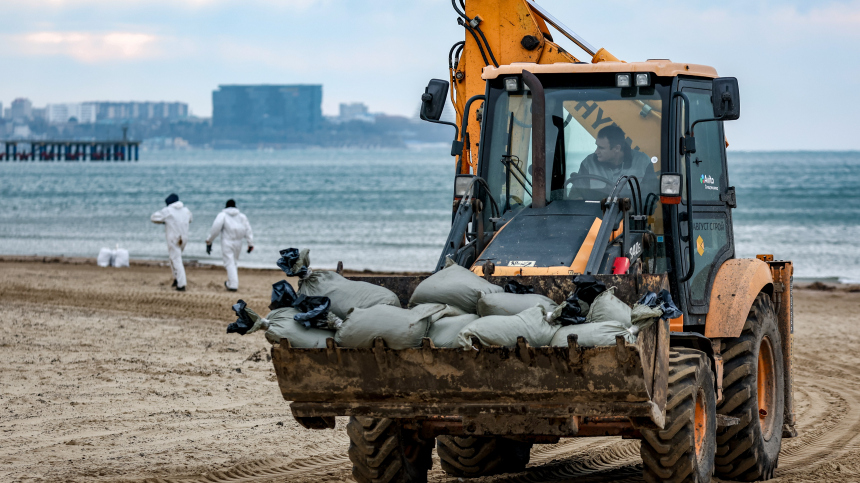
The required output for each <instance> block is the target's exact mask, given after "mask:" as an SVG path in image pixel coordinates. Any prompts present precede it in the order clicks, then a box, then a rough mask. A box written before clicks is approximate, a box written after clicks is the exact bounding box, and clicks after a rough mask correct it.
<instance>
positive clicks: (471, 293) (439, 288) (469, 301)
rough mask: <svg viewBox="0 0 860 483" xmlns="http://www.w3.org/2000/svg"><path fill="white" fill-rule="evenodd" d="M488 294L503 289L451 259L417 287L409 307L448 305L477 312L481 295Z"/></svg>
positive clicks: (468, 311)
mask: <svg viewBox="0 0 860 483" xmlns="http://www.w3.org/2000/svg"><path fill="white" fill-rule="evenodd" d="M481 292H483V293H485V294H491V293H502V292H504V289H503V288H502V287H499V286H498V285H495V284H492V283H490V282H488V281H486V280H484V279H483V278H481V277H479V276H477V275H475V274H474V273H472V272H471V271H469V270H467V269H465V268H463V267H461V266H459V265H457V264H456V263H454V261H452V260H451V259H450V258H448V259H447V260H446V262H445V268H443V269H442V270H439V271H438V272H436V273H434V274H433V275H430V276H429V277H427V278H426V279H425V280H424V281H422V282H421V283H420V284H418V286H417V287H415V291H414V292H412V298H410V299H409V306H410V307H414V306H416V305H420V304H446V305H452V306H454V307H457V308H459V309H461V310H463V311H465V312H466V313H469V314H477V313H478V298H479V297H480V296H481Z"/></svg>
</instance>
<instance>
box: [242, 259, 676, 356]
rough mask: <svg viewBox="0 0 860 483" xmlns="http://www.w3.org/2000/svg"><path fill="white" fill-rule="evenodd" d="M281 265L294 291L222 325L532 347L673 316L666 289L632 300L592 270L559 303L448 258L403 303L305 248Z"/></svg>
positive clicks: (400, 343)
mask: <svg viewBox="0 0 860 483" xmlns="http://www.w3.org/2000/svg"><path fill="white" fill-rule="evenodd" d="M280 254H281V258H280V259H279V260H278V266H279V267H281V269H283V270H284V272H285V273H286V274H287V275H289V276H291V277H298V278H299V288H298V291H295V290H294V289H293V287H292V286H291V285H290V284H289V283H288V282H287V281H286V280H282V281H280V282H278V283H276V284H274V285H273V286H272V296H271V304H270V305H269V309H270V310H271V312H269V314H268V315H267V316H266V317H260V316H258V315H257V314H256V313H254V312H253V310H251V309H250V308H248V307H247V305H246V304H245V303H244V302H243V301H241V300H240V301H239V302H238V303H237V304H236V305H234V306H233V310H234V311H235V312H236V314H237V316H238V317H239V318H238V319H237V320H236V322H234V323H233V324H230V326H229V327H228V328H227V331H228V332H236V333H239V334H246V333H252V332H255V331H257V330H265V335H266V339H267V340H269V341H270V342H272V343H273V344H275V343H278V342H280V341H281V339H289V341H290V343H291V345H292V346H293V347H300V348H321V347H325V344H326V339H327V338H329V337H332V338H333V339H334V341H335V342H336V343H337V344H338V345H339V346H341V347H353V348H369V347H372V344H373V341H374V340H375V339H376V338H378V337H379V338H382V339H383V340H384V342H385V344H386V346H387V347H389V348H391V349H397V350H400V349H408V348H411V347H419V346H420V345H421V342H422V339H423V338H425V337H428V338H430V340H432V341H433V344H434V345H435V346H436V347H447V348H462V349H471V348H473V347H474V345H475V344H481V345H485V346H504V347H514V346H515V345H516V343H517V339H518V338H519V337H523V338H525V340H526V341H528V343H529V344H530V345H532V346H550V345H551V346H566V345H567V338H568V336H569V335H574V334H575V335H576V336H577V338H578V344H579V345H580V346H584V347H593V346H607V345H613V344H615V337H616V336H618V335H621V336H623V337H624V338H625V340H627V341H628V342H630V343H635V342H636V337H637V334H638V333H639V332H640V331H641V330H644V329H645V328H647V327H648V326H649V325H650V324H652V323H654V321H655V320H657V319H659V318H661V317H663V318H674V317H677V316H678V315H679V314H680V312H678V310H677V308H676V307H675V306H674V304H673V303H672V300H671V296H670V295H669V293H668V292H667V291H665V290H664V291H662V292H661V293H660V294H659V295H658V294H653V293H649V294H648V295H646V296H645V297H643V298H642V300H640V301H639V303H637V304H636V305H635V306H634V307H633V308H630V307H629V306H627V304H625V303H624V302H622V301H621V300H620V299H618V298H617V297H615V295H614V291H615V288H614V287H611V288H607V287H606V286H605V285H604V284H603V283H601V282H599V281H597V280H596V279H595V278H594V277H592V276H578V277H577V278H576V279H574V283H575V284H576V290H575V291H574V292H573V293H572V294H570V296H569V297H568V298H567V299H566V300H565V301H564V302H562V303H561V304H557V303H555V302H554V301H553V300H551V299H550V298H548V297H545V296H543V295H540V294H535V293H534V289H533V287H529V286H524V285H522V284H520V283H519V282H517V281H516V280H510V281H508V282H507V283H506V284H505V286H504V287H501V286H499V285H496V284H493V283H491V282H489V281H487V280H484V279H483V278H481V277H479V276H477V275H476V274H475V273H473V272H471V271H469V270H468V269H466V268H463V267H461V266H459V265H457V264H456V263H454V262H453V261H452V260H451V259H448V260H447V262H446V265H445V268H443V269H442V270H440V271H438V272H436V273H435V274H433V275H431V276H429V277H427V278H426V279H425V280H423V281H422V282H421V283H420V284H419V285H418V286H417V287H416V288H415V290H414V292H413V293H412V296H411V298H410V299H409V306H408V308H402V307H401V306H400V300H399V299H398V297H397V295H396V294H395V293H394V292H392V291H390V290H388V289H386V288H384V287H380V286H377V285H373V284H370V283H366V282H359V281H353V280H348V279H346V278H344V277H343V276H341V275H339V274H337V273H335V272H328V271H317V270H312V269H311V268H310V256H309V251H308V250H299V249H296V248H289V249H286V250H282V251H281V252H280Z"/></svg>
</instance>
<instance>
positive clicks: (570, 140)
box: [272, 0, 796, 483]
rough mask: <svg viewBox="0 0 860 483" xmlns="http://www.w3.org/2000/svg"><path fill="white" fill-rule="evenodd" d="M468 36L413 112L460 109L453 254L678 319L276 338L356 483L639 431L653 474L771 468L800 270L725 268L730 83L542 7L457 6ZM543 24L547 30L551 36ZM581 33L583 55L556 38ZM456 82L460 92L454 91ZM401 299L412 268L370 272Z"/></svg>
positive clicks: (788, 404)
mask: <svg viewBox="0 0 860 483" xmlns="http://www.w3.org/2000/svg"><path fill="white" fill-rule="evenodd" d="M452 5H453V7H454V10H455V13H456V15H457V17H458V21H459V23H460V25H462V26H463V28H464V31H465V32H464V35H465V41H463V42H458V43H456V44H455V45H454V46H453V47H452V49H451V52H450V54H449V67H450V79H449V80H448V81H445V80H438V79H434V80H431V81H430V83H429V84H428V86H427V88H426V90H425V92H424V94H423V96H422V108H421V117H422V118H424V119H425V120H428V121H431V122H440V123H446V122H445V121H441V120H440V118H441V114H442V110H443V107H444V106H445V104H446V103H447V102H448V101H449V100H450V101H451V102H453V105H454V107H455V110H456V113H457V114H456V117H457V118H456V122H455V123H447V124H451V125H452V126H454V128H455V132H456V134H455V140H454V142H453V146H452V155H453V156H456V161H455V162H456V166H457V175H456V179H455V180H454V196H453V199H454V204H453V223H452V228H451V231H450V234H449V236H448V239H447V241H446V243H445V246H444V247H443V251H442V253H441V256H440V259H439V265H438V266H437V267H436V268H437V270H438V269H441V268H442V267H443V265H444V263H445V260H446V258H451V259H453V260H454V261H455V262H456V263H458V264H460V265H462V266H464V267H467V268H469V269H471V270H472V271H474V272H475V273H476V274H478V275H480V276H483V277H485V278H486V279H487V280H489V281H491V282H493V283H496V284H499V285H503V284H504V283H505V282H506V281H507V280H509V279H512V278H513V279H515V280H518V281H520V282H521V283H523V284H528V285H532V286H534V287H535V291H536V293H541V294H544V295H546V296H548V297H550V298H552V299H554V300H555V301H556V302H561V301H563V300H564V299H565V298H566V297H567V295H568V294H569V293H570V292H571V291H572V290H573V289H574V288H575V286H574V283H573V278H574V276H576V275H579V274H585V275H592V276H594V277H595V279H597V280H599V281H603V282H604V283H606V284H607V286H609V285H612V286H615V287H617V290H616V295H617V296H618V297H619V298H621V299H622V300H624V301H625V302H627V303H628V304H632V303H634V302H635V301H637V300H638V299H639V297H641V296H642V295H643V294H645V293H647V292H649V291H655V292H656V291H659V290H661V289H667V290H668V291H669V292H670V293H671V296H672V297H673V299H674V300H675V301H676V303H677V305H678V307H679V309H680V311H681V312H682V314H683V315H681V316H680V317H677V318H675V319H671V320H661V321H660V322H659V323H657V324H655V325H653V326H651V327H649V328H648V329H646V330H644V331H643V332H642V333H640V334H639V337H638V339H637V341H636V343H635V344H631V343H629V342H626V341H625V340H624V339H623V338H620V337H619V338H617V339H616V344H615V345H614V346H609V347H582V346H580V345H579V344H578V342H577V339H576V337H570V338H569V339H568V341H567V342H568V344H567V347H532V346H530V345H529V342H528V341H527V340H525V339H523V338H520V340H519V342H518V344H517V346H516V347H514V348H506V347H481V346H478V350H462V349H448V348H436V347H434V346H433V343H432V342H431V341H430V339H424V343H423V346H422V347H420V348H414V349H406V350H392V349H390V348H388V347H386V346H385V344H384V342H383V341H382V339H377V340H376V342H375V344H374V347H373V348H371V349H352V348H343V347H338V346H337V345H336V344H335V343H334V341H333V340H332V339H329V340H328V345H327V348H325V349H298V348H293V347H291V346H290V343H289V341H287V340H282V341H281V343H280V345H277V346H274V347H273V350H272V355H273V362H274V365H275V369H276V372H277V375H278V381H279V384H280V388H281V391H282V393H283V396H284V398H285V399H286V400H287V401H291V409H292V412H293V415H294V417H295V418H296V420H297V421H298V422H299V423H300V424H302V425H303V426H304V427H306V428H310V429H320V430H324V429H327V428H333V427H334V417H335V416H350V422H349V424H348V427H347V430H348V433H349V437H350V440H351V444H350V448H349V456H350V459H351V461H352V463H353V475H354V477H355V479H356V480H357V481H359V482H362V483H363V482H370V481H374V482H376V481H384V482H407V481H426V478H427V471H428V469H429V467H430V465H431V457H430V456H431V451H432V448H433V447H434V445H436V446H437V448H438V454H439V457H440V459H441V463H442V468H443V469H444V470H445V471H446V472H447V473H449V474H450V475H453V476H458V477H477V476H484V475H489V474H494V473H499V472H511V471H521V470H523V469H524V468H525V466H526V464H527V463H528V461H529V451H530V449H531V447H532V445H534V444H545V443H555V442H557V441H558V440H559V439H560V438H565V437H582V436H622V437H625V438H637V439H640V440H641V442H642V446H641V455H642V460H643V463H644V465H643V466H644V476H645V479H646V480H647V481H691V482H696V481H709V479H710V477H711V476H712V475H717V476H719V477H720V478H723V479H728V480H742V481H753V480H766V479H769V478H771V477H772V476H773V474H774V470H775V469H776V467H777V461H778V456H779V452H780V447H781V444H782V438H785V437H792V436H794V435H796V432H795V429H794V412H793V402H792V401H793V400H792V383H791V342H792V339H791V338H792V335H791V334H792V303H791V286H792V264H791V262H788V261H776V260H774V259H773V257H772V256H771V255H760V256H758V257H757V258H752V259H738V258H735V248H734V238H733V232H732V212H731V209H732V208H734V207H735V205H736V201H735V192H734V188H733V187H731V186H730V185H729V178H728V172H727V167H726V148H727V144H726V142H725V135H724V132H723V123H724V122H725V121H730V120H734V119H737V118H738V117H739V115H740V97H739V89H738V82H737V80H736V79H734V78H725V77H719V76H718V75H717V72H716V70H714V69H713V68H711V67H706V66H703V65H697V64H689V63H683V62H672V61H670V60H665V59H656V60H647V61H644V62H629V63H628V62H623V61H620V60H618V59H617V58H615V57H614V56H612V55H611V54H610V53H608V52H607V51H606V50H604V49H599V50H597V49H595V48H593V47H592V46H591V45H590V44H588V42H586V41H585V40H583V39H582V38H581V37H580V36H578V35H577V34H576V33H574V32H573V31H571V30H570V29H569V28H567V27H565V26H564V25H563V24H561V23H560V22H559V21H558V20H557V19H555V18H554V17H553V16H552V15H550V14H549V13H548V12H546V11H545V10H544V9H543V8H541V7H540V6H538V5H537V4H536V3H535V2H534V1H532V0H467V1H466V2H463V1H462V0H454V1H452ZM548 25H549V26H552V27H553V29H554V32H551V31H550V29H549V27H548ZM554 35H561V36H564V37H567V38H568V39H570V40H571V41H573V42H574V43H575V44H576V45H577V46H579V47H580V48H582V49H583V50H584V51H585V53H586V54H587V55H588V56H589V57H590V58H586V60H588V61H589V62H582V61H580V59H578V58H577V57H574V56H573V55H572V54H571V53H569V52H567V51H565V50H564V49H562V48H561V47H560V46H559V45H558V44H556V43H554V42H553V36H554ZM449 89H450V95H449ZM360 279H361V280H366V281H370V282H373V283H377V284H380V285H384V286H387V287H389V288H391V289H392V290H394V291H395V292H396V293H397V294H398V295H399V296H400V298H401V300H402V302H404V304H405V303H406V302H407V301H408V299H409V296H410V294H411V293H412V290H413V289H414V288H415V286H416V285H417V284H418V283H420V281H421V280H422V279H423V278H422V277H376V278H373V277H364V278H360Z"/></svg>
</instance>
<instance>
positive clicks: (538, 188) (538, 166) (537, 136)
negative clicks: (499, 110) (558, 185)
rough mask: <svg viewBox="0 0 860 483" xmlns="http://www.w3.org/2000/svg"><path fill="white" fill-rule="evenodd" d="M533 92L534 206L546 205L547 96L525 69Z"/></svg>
mask: <svg viewBox="0 0 860 483" xmlns="http://www.w3.org/2000/svg"><path fill="white" fill-rule="evenodd" d="M523 82H524V83H525V85H527V86H528V88H529V90H531V93H532V208H543V207H544V206H546V97H545V96H544V93H543V85H542V84H541V83H540V81H539V80H538V78H537V77H536V76H535V75H534V74H532V73H531V72H529V71H527V70H523Z"/></svg>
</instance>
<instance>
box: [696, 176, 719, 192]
mask: <svg viewBox="0 0 860 483" xmlns="http://www.w3.org/2000/svg"><path fill="white" fill-rule="evenodd" d="M699 183H702V184H703V185H707V186H705V189H706V190H714V191H719V190H720V189H719V188H717V187H716V186H713V184H714V177H713V176H708V175H706V174H703V175H702V177H701V178H699Z"/></svg>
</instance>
